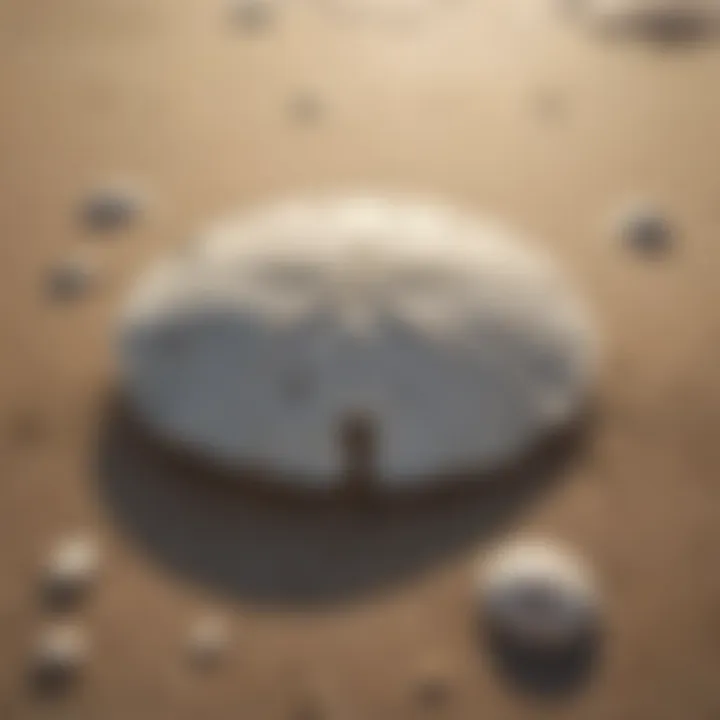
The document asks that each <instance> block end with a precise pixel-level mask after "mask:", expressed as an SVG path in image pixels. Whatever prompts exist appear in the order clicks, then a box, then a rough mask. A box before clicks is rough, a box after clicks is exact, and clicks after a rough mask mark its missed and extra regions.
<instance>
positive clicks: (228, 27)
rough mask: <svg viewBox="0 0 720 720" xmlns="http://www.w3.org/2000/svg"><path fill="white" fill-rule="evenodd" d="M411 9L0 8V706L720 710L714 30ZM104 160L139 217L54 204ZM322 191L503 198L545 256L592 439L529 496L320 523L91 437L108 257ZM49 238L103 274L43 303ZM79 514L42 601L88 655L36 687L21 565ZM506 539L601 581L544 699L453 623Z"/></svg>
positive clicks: (51, 249)
mask: <svg viewBox="0 0 720 720" xmlns="http://www.w3.org/2000/svg"><path fill="white" fill-rule="evenodd" d="M391 1H392V0H388V3H389V4H390V3H391ZM428 4H429V5H431V6H432V8H431V10H430V11H429V12H428V13H427V16H426V17H424V18H420V19H418V20H417V21H413V22H409V21H408V22H402V23H391V24H388V23H374V22H366V21H361V20H358V19H353V17H352V16H348V15H347V14H345V13H342V12H337V11H336V10H333V9H332V7H330V8H329V7H328V6H329V5H330V6H331V5H332V3H330V1H329V0H327V2H323V1H322V0H317V1H315V2H314V1H313V0H306V1H305V2H302V1H301V0H296V1H295V2H290V1H288V2H285V3H280V4H279V11H278V12H277V14H276V16H275V18H274V20H273V22H272V23H271V24H270V25H269V26H268V27H266V28H264V29H262V30H258V31H255V32H248V31H246V30H244V29H243V28H242V27H240V26H237V25H234V24H233V23H232V22H229V21H228V15H227V7H226V5H225V4H224V3H223V2H222V1H221V0H202V1H201V0H153V1H152V2H149V1H148V0H65V1H64V2H40V0H0V443H1V444H2V452H1V453H0V718H2V719H3V720H16V719H17V720H26V719H28V720H29V719H30V718H32V719H36V718H38V719H39V718H68V719H70V718H73V720H115V718H117V719H118V720H119V719H120V718H129V717H132V718H134V720H143V719H144V718H148V720H149V719H150V718H152V719H153V720H165V719H166V718H167V719H168V720H170V719H171V718H172V719H173V720H185V719H190V718H205V719H208V720H210V719H215V718H217V719H218V720H224V719H226V718H227V719H228V720H229V719H230V718H240V717H243V718H253V720H264V719H265V718H267V719H268V720H272V719H275V718H289V717H315V715H311V714H307V713H306V714H305V715H303V714H302V711H303V709H305V710H306V711H307V710H308V708H307V707H306V705H307V703H311V700H308V699H307V698H308V697H310V698H315V700H316V701H317V703H319V704H321V705H324V706H325V713H326V714H325V715H324V716H325V717H333V718H340V717H342V718H353V719H354V718H357V719H358V720H360V719H363V718H365V719H370V718H372V720H385V719H386V718H387V719H388V720H389V719H390V718H393V720H397V719H398V718H415V717H423V716H425V715H435V716H438V717H444V718H457V719H461V718H462V719H464V718H480V717H482V718H488V720H495V719H497V720H501V719H502V720H514V719H516V718H526V717H550V716H552V717H553V718H557V717H568V718H582V719H583V720H594V719H596V718H597V720H600V719H603V720H607V719H608V718H609V719H611V720H679V718H683V719H687V720H713V719H714V718H718V717H720V573H718V570H717V548H718V547H720V502H719V501H720V443H719V442H718V430H719V429H720V364H719V363H718V360H719V359H720V295H719V293H720V287H719V286H718V281H717V277H718V270H719V269H720V244H719V243H718V239H719V238H720V43H719V44H718V45H716V46H715V47H713V45H711V44H708V45H702V46H698V45H692V46H671V47H666V46H662V47H661V46H659V45H654V44H649V43H645V42H642V43H639V42H638V43H633V42H607V41H604V40H601V39H599V38H598V37H597V36H595V35H594V34H593V33H591V32H588V31H587V29H586V28H583V27H580V26H578V25H576V24H575V23H573V22H572V21H570V20H562V19H560V18H558V17H556V16H555V15H553V13H551V12H549V10H548V7H547V4H546V3H544V2H541V1H540V0H445V1H441V0H438V2H437V3H435V4H433V3H430V2H428ZM116 178H117V179H120V180H127V181H128V182H129V183H132V185H133V186H134V187H138V188H139V189H140V190H141V191H142V192H144V193H145V194H146V197H147V208H146V211H145V212H144V214H143V215H142V217H141V218H140V219H139V220H138V221H137V222H135V223H133V224H132V225H131V226H130V227H128V228H127V229H125V230H122V231H120V232H115V233H111V234H109V235H99V236H98V235H95V234H92V233H90V232H88V230H87V228H86V227H84V226H83V224H82V223H81V222H80V221H79V219H78V207H79V203H80V202H81V201H82V199H83V198H84V197H85V196H86V194H87V192H88V191H89V190H91V189H93V188H94V187H97V186H98V185H99V184H103V183H105V182H108V181H112V180H115V179H116ZM337 187H347V188H360V189H370V190H380V191H382V190H383V189H385V188H388V189H391V190H393V189H401V190H410V191H416V192H419V193H421V194H426V195H431V196H439V197H440V198H444V199H447V200H448V201H450V202H452V203H456V204H458V205H460V206H463V207H466V208H468V209H470V210H472V211H476V212H479V213H487V214H490V215H492V216H498V217H500V218H503V219H505V220H508V221H509V222H510V223H512V224H513V225H515V226H517V227H519V228H520V229H522V230H524V231H525V232H526V233H527V234H528V235H529V236H530V237H532V238H535V239H536V240H535V241H536V242H537V243H539V244H541V245H543V246H547V247H548V248H550V249H551V250H552V251H553V252H554V253H555V254H556V255H557V257H558V258H559V259H560V260H561V261H562V262H563V263H564V264H565V265H567V267H568V268H569V269H570V271H571V272H572V273H573V275H574V276H575V278H576V281H577V283H578V285H579V287H580V288H581V289H582V290H583V292H584V294H585V296H586V297H587V299H588V301H589V302H590V304H591V306H592V308H593V309H594V312H595V314H596V315H597V318H598V321H599V323H600V325H601V327H602V329H603V332H604V336H605V340H606V355H605V362H604V366H603V375H602V382H601V387H600V388H599V393H598V413H597V420H596V423H595V426H594V427H593V429H592V432H591V435H590V439H589V442H588V446H587V447H586V448H585V449H584V450H583V451H582V452H581V453H580V454H579V456H578V457H577V458H575V460H574V461H573V462H572V463H568V464H566V465H565V466H563V469H562V471H559V472H558V473H556V476H555V477H553V478H552V481H551V482H548V483H544V484H543V485H542V487H539V488H534V489H533V490H532V492H530V491H527V492H526V491H524V490H520V489H518V490H513V491H512V492H510V493H509V495H510V497H504V496H503V493H500V497H493V498H492V500H490V499H487V498H485V499H482V500H478V501H474V500H473V501H472V502H462V503H460V504H458V503H457V501H452V500H443V501H442V502H440V501H438V503H437V505H436V506H434V507H428V506H427V505H423V506H422V507H421V508H402V509H398V508H390V509H389V508H384V509H381V510H379V511H377V514H376V515H373V516H371V517H368V515H367V514H366V515H362V513H361V514H360V515H357V514H353V513H350V514H349V515H348V512H349V511H348V510H347V509H343V510H337V509H334V508H330V507H314V506H313V507H308V506H306V505H301V506H295V505H289V504H287V503H281V502H279V501H275V500H273V499H267V498H262V499H261V498H256V497H251V496H246V495H244V494H243V493H240V492H232V491H228V490H227V489H224V488H223V489H221V488H220V487H219V486H215V485H214V483H213V482H212V481H210V480H209V479H208V478H207V477H206V476H204V475H203V474H197V473H196V477H193V478H183V479H179V478H172V479H168V478H167V474H168V473H167V468H166V467H165V465H164V464H163V463H161V462H159V461H154V460H148V459H147V458H146V457H145V454H144V453H143V451H142V450H140V449H138V448H137V447H135V446H133V444H132V442H131V440H130V439H128V438H127V437H126V435H127V433H124V432H123V431H122V429H118V428H116V427H115V425H116V424H117V423H116V422H115V421H114V420H112V419H111V417H110V416H111V413H110V411H109V410H108V403H107V398H108V395H110V394H111V392H112V372H113V371H112V362H111V361H112V355H111V341H112V328H113V319H114V313H115V311H116V309H117V307H118V305H119V303H120V301H121V300H122V298H123V295H124V292H125V290H126V288H127V287H128V284H129V283H130V281H131V279H132V277H133V275H134V273H135V271H136V270H137V269H139V268H141V267H142V266H143V265H144V264H145V263H146V262H147V261H149V260H150V259H151V258H153V257H154V256H156V255H157V254H158V253H161V252H162V251H164V250H167V249H170V248H174V247H178V246H180V245H181V243H183V242H185V241H187V240H188V239H190V238H191V237H192V235H193V233H194V232H195V230H196V229H197V228H199V227H202V225H203V224H204V223H205V222H206V221H208V220H210V219H212V218H215V217H216V216H218V215H220V214H222V213H224V212H226V211H229V210H234V209H236V208H242V207H248V206H251V205H253V204H254V203H256V202H258V201H261V200H266V199H270V198H273V197H276V196H287V195H292V194H294V193H296V192H298V191H306V190H313V189H330V190H332V189H335V188H337ZM635 197H648V198H651V199H652V200H653V201H655V203H656V204H657V206H658V207H660V208H662V210H663V211H664V212H665V213H666V215H667V217H668V218H669V219H670V221H671V222H672V224H673V226H674V227H675V228H676V238H675V245H674V247H673V250H672V252H671V253H669V254H668V255H667V256H664V257H662V258H659V259H656V260H652V261H651V260H648V259H646V258H643V257H640V256H638V255H635V254H633V253H632V252H631V251H629V250H628V249H627V248H624V247H622V246H621V245H620V244H619V243H618V242H617V241H616V239H615V238H614V237H613V236H612V234H610V233H609V232H608V221H609V219H610V218H611V217H612V214H613V213H614V212H615V211H616V210H617V209H618V208H619V207H622V205H623V203H624V202H625V201H626V200H627V199H628V198H629V199H633V198H635ZM77 252H82V253H85V252H87V253H89V254H90V255H91V256H92V257H93V258H94V260H95V261H96V262H97V263H98V267H99V284H98V286H97V287H96V288H94V289H93V290H92V291H91V292H89V293H88V294H87V295H86V296H85V297H82V298H79V299H78V300H77V301H75V302H69V303H59V302H57V301H53V300H52V299H50V298H49V297H48V295H47V292H46V284H47V273H48V270H49V268H51V267H53V265H54V264H55V263H57V262H58V261H60V260H62V259H64V258H66V257H69V256H72V255H74V254H75V253H77ZM82 528H90V529H94V530H96V531H97V533H98V534H99V536H100V538H101V542H102V548H103V570H102V572H103V575H102V578H101V581H100V582H99V584H98V587H97V591H96V592H94V593H93V594H92V596H91V597H90V598H88V602H87V603H85V604H84V605H83V606H82V607H80V608H79V609H78V610H76V611H75V612H73V613H71V614H70V615H69V617H70V618H74V619H76V620H78V621H79V622H82V623H83V624H84V625H85V627H86V628H87V630H88V632H89V633H90V636H91V639H92V643H93V652H92V656H91V660H90V662H89V664H88V667H87V671H86V673H85V674H84V676H83V677H82V678H81V680H80V682H79V683H78V684H77V686H75V687H73V688H72V689H70V690H69V691H68V692H66V693H64V694H61V695H58V696H53V697H46V696H40V695H39V694H38V693H37V692H36V690H35V689H34V688H33V687H32V686H31V685H29V684H28V682H27V657H28V651H29V648H30V647H31V645H32V643H33V641H34V638H35V635H36V633H37V631H38V629H39V628H41V627H42V626H43V623H45V622H47V621H49V620H52V619H53V617H54V615H53V613H52V612H50V611H49V610H48V609H47V608H45V607H43V605H42V602H41V598H40V594H39V581H38V568H39V566H40V564H41V563H42V561H43V559H44V558H45V556H46V553H47V550H48V548H49V547H50V546H51V545H52V544H53V543H54V542H55V540H56V539H57V538H58V537H60V536H62V535H63V534H65V533H67V532H72V531H75V530H77V529H82ZM516 530H522V531H525V532H542V533H547V534H549V535H550V536H553V537H558V538H560V539H561V540H563V541H566V542H568V543H570V544H572V545H574V546H576V547H577V548H578V549H579V550H581V552H582V553H584V554H585V555H586V556H587V558H588V559H590V560H591V562H592V563H593V566H594V568H595V569H596V571H597V574H598V576H599V578H600V580H601V582H602V584H603V588H604V592H605V602H606V612H607V626H608V635H607V638H606V641H605V643H604V646H603V651H602V654H601V656H600V657H599V662H598V664H597V667H595V668H594V670H593V672H592V673H591V675H590V677H589V678H588V679H587V682H585V683H584V684H583V685H582V686H581V687H578V688H577V689H576V691H575V692H574V693H572V694H569V695H564V696H562V697H557V698H554V699H553V700H552V701H549V700H542V701H541V700H538V699H536V698H533V697H531V696H528V695H526V694H524V693H522V692H520V691H518V689H517V688H516V687H515V686H514V685H513V684H512V683H511V682H509V681H508V680H507V679H506V678H504V677H503V676H501V675H500V674H498V672H497V671H496V669H495V668H494V666H493V663H492V661H491V658H490V656H489V655H488V653H487V652H485V651H484V650H483V649H482V647H480V646H479V644H478V638H477V635H476V633H475V627H474V624H473V617H474V616H473V598H472V581H471V570H472V567H473V561H474V558H475V557H476V554H477V552H478V551H479V550H480V549H481V548H482V547H483V546H484V545H485V544H486V543H488V542H490V541H491V540H492V539H498V538H502V537H504V536H505V535H506V534H509V533H511V532H513V531H516ZM348 558H350V559H348ZM207 609H213V610H220V611H223V612H225V613H227V615H228V616H229V618H230V619H231V621H232V627H233V632H234V641H233V644H232V651H231V653H230V656H229V657H228V659H227V662H225V663H224V664H223V665H222V666H221V667H220V668H218V671H217V672H216V673H214V674H211V675H205V674H203V673H198V672H196V671H194V670H193V669H192V668H190V667H188V664H187V662H186V657H185V655H184V652H183V643H184V639H185V636H186V633H187V628H188V627H189V624H190V623H191V622H192V621H193V619H194V618H195V617H197V615H198V614H200V613H202V612H204V611H205V610H207ZM428 665H432V666H437V667H439V668H441V672H442V673H443V674H444V676H445V677H446V678H447V683H448V685H449V693H448V697H447V698H446V700H445V701H444V703H442V704H441V705H440V706H438V707H435V708H427V707H423V704H422V702H421V701H420V699H419V698H418V692H417V685H418V678H421V677H422V674H423V672H425V670H424V668H426V667H427V666H428ZM312 702H314V701H312ZM311 704H312V703H311ZM310 709H312V708H310ZM308 712H309V711H308ZM318 717H320V715H318Z"/></svg>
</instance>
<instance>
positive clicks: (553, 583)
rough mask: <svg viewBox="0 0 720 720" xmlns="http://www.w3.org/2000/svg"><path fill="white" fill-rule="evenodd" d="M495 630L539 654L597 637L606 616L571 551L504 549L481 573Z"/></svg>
mask: <svg viewBox="0 0 720 720" xmlns="http://www.w3.org/2000/svg"><path fill="white" fill-rule="evenodd" d="M478 588H479V592H480V603H481V606H482V609H483V612H484V615H485V618H486V620H487V623H488V625H489V626H490V629H491V630H492V631H493V632H494V633H495V634H496V635H497V636H499V637H501V638H503V639H504V640H505V641H507V642H508V643H509V644H511V645H514V646H517V647H519V648H524V649H528V650H533V651H536V650H537V651H544V650H556V649H558V648H562V647H567V646H573V645H574V644H576V643H577V642H578V641H581V640H583V639H584V638H585V637H586V636H588V635H590V634H592V633H593V632H594V630H595V627H596V622H597V620H598V618H599V614H600V601H599V597H598V593H597V591H596V588H595V584H594V581H593V579H592V577H591V574H590V572H589V570H588V568H587V567H586V566H585V564H584V563H583V562H582V561H581V560H580V559H579V558H577V557H576V556H575V555H574V554H573V553H571V552H570V551H568V550H566V549H564V548H561V547H559V546H556V545H555V544H553V543H550V542H547V541H542V540H526V541H515V542H512V543H509V544H507V545H503V546H501V547H500V548H498V549H497V550H496V551H495V552H494V553H492V554H491V555H490V557H489V559H486V560H483V561H482V564H481V566H480V569H479V572H478Z"/></svg>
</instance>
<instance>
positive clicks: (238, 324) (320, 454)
mask: <svg viewBox="0 0 720 720" xmlns="http://www.w3.org/2000/svg"><path fill="white" fill-rule="evenodd" d="M119 350H120V369H121V380H122V383H123V385H124V388H125V391H126V394H127V396H128V398H129V400H130V403H131V406H133V407H134V409H135V410H136V412H137V414H138V416H139V417H140V418H141V420H142V421H143V422H144V424H145V425H147V426H148V427H149V428H150V429H151V430H154V431H155V432H156V433H158V434H159V435H160V436H162V437H163V438H164V439H166V440H171V441H173V442H175V443H179V444H181V445H182V446H184V447H186V448H190V449H192V450H194V451H198V452H199V453H200V454H202V455H205V456H207V457H208V458H211V459H212V460H214V461H215V462H219V463H221V464H223V465H227V466H231V467H234V466H238V467H243V466H245V465H247V464H251V465H260V466H263V467H267V468H269V469H272V470H275V471H278V472H280V473H289V474H291V475H293V476H295V477H297V478H298V482H307V483H310V484H318V485H321V486H322V485H332V484H335V483H340V482H342V479H341V478H340V476H339V474H340V471H341V469H342V468H343V464H344V463H345V458H346V454H345V453H346V450H345V449H344V448H343V444H342V443H341V442H338V438H339V435H341V434H342V432H341V431H342V428H343V427H344V426H345V423H346V421H347V420H348V418H357V417H362V418H365V420H366V422H367V423H368V425H369V426H370V427H371V428H372V436H373V441H372V443H373V451H372V452H373V457H374V459H373V462H374V465H375V470H376V472H377V475H378V477H380V478H382V480H383V481H384V482H387V483H392V484H400V483H409V484H411V483H413V482H420V481H422V480H423V478H425V479H427V478H430V477H432V476H433V474H437V473H438V472H446V471H450V470H456V469H467V468H477V469H489V468H494V467H495V466H497V465H500V464H502V463H504V462H506V461H508V460H511V459H515V458H516V457H517V455H518V454H519V453H522V452H523V451H525V450H527V449H529V448H530V447H531V446H532V445H533V444H534V443H535V442H536V441H537V440H538V439H539V438H540V437H542V436H543V435H544V434H545V433H547V432H548V431H550V430H552V429H554V428H556V427H557V426H558V425H560V424H563V423H566V422H567V421H569V420H570V419H571V418H572V417H573V416H574V415H575V413H577V412H578V410H579V409H580V407H581V406H582V404H583V403H584V401H585V399H586V397H587V394H588V391H589V389H590V384H591V381H592V376H593V369H594V363H595V340H594V335H593V332H592V329H591V326H590V324H589V322H588V319H587V316H586V314H585V312H584V310H583V308H582V306H581V305H580V304H579V303H578V302H577V300H576V298H575V296H574V295H573V293H572V292H571V290H570V289H569V288H568V286H567V285H566V282H565V281H564V279H563V277H562V275H561V274H560V273H559V271H558V270H557V268H555V267H554V265H553V264H552V263H551V262H550V261H549V260H548V259H547V258H545V257H544V256H542V255H540V254H539V253H538V252H537V251H531V250H530V248H528V247H526V246H525V245H523V244H521V243H520V242H519V241H517V240H516V239H515V238H514V237H512V235H511V234H509V233H508V232H507V231H506V230H504V229H502V228H501V227H499V226H496V225H494V224H487V223H484V222H482V221H478V220H475V219H473V218H471V217H468V216H465V215H462V214H461V213H457V212H454V211H451V210H446V209H443V208H440V207H436V206H429V205H427V204H420V203H413V202H410V201H401V202H392V201H390V200H386V199H382V200H374V199H364V198H358V199H353V198H349V199H348V198H334V199H325V200H317V201H315V200H312V201H311V200H308V201H306V202H302V201H297V202H293V203H287V204H281V205H277V206H274V207H268V208H264V209H261V210H258V211H255V212H253V213H249V214H245V215H241V216H239V217H237V218H234V219H229V220H227V221H225V222H221V223H219V224H217V225H215V226H214V227H212V228H210V229H208V230H207V232H206V233H205V234H204V235H202V236H201V239H200V240H199V242H198V243H197V244H196V245H195V246H193V247H192V248H190V249H185V250H184V251H183V252H182V253H178V254H177V255H176V256H173V257H168V258H166V259H164V260H162V261H161V262H159V263H158V264H157V265H156V266H155V267H153V268H151V269H150V270H149V271H148V272H147V274H146V275H144V276H143V277H142V278H141V279H140V282H139V283H138V285H137V287H136V288H135V289H134V291H133V292H132V294H131V297H130V300H129V303H128V306H127V307H126V309H125V313H124V315H123V317H122V326H121V338H120V347H119Z"/></svg>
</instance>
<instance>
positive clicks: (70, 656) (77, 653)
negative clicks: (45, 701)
mask: <svg viewBox="0 0 720 720" xmlns="http://www.w3.org/2000/svg"><path fill="white" fill-rule="evenodd" d="M88 653H89V643H88V639H87V637H86V635H85V633H84V631H83V630H82V628H81V627H79V626H78V625H71V624H58V625H51V626H49V627H46V628H44V629H43V630H42V631H41V633H40V635H39V636H38V638H37V641H36V644H35V648H34V650H33V655H32V672H33V677H34V679H35V681H36V682H38V683H39V684H41V685H43V686H55V685H57V684H64V683H66V682H69V681H71V680H73V679H74V678H75V677H76V676H77V675H78V673H79V672H80V671H81V670H82V668H83V667H84V665H85V664H86V662H87V658H88Z"/></svg>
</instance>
